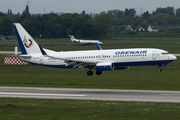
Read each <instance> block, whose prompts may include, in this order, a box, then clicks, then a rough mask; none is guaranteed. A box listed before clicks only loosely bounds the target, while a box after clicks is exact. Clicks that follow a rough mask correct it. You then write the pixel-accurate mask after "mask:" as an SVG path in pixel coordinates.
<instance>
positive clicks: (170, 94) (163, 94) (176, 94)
mask: <svg viewBox="0 0 180 120" xmlns="http://www.w3.org/2000/svg"><path fill="white" fill-rule="evenodd" d="M161 95H176V96H180V94H161Z"/></svg>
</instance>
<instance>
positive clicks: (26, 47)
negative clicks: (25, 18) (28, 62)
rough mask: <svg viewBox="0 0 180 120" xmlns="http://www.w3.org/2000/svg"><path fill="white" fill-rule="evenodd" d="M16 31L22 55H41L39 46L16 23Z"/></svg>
mask: <svg viewBox="0 0 180 120" xmlns="http://www.w3.org/2000/svg"><path fill="white" fill-rule="evenodd" d="M13 25H14V29H15V32H16V36H17V39H18V43H19V46H20V49H21V53H22V55H27V54H37V53H41V50H40V48H39V45H38V44H37V43H36V42H35V41H34V39H33V38H32V37H31V36H30V35H29V34H28V32H27V31H26V30H25V29H24V28H23V27H22V26H21V24H19V23H14V24H13Z"/></svg>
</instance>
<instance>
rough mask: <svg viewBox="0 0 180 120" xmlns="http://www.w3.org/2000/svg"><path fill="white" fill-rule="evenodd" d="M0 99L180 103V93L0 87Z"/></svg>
mask: <svg viewBox="0 0 180 120" xmlns="http://www.w3.org/2000/svg"><path fill="white" fill-rule="evenodd" d="M0 97H11V98H38V99H77V100H105V101H138V102H170V103H180V91H155V90H113V89H78V88H77V89H76V88H39V87H0Z"/></svg>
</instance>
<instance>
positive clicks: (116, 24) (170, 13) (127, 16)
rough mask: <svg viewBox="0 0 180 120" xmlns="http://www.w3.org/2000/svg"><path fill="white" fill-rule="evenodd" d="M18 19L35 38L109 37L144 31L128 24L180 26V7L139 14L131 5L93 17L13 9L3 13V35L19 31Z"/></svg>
mask: <svg viewBox="0 0 180 120" xmlns="http://www.w3.org/2000/svg"><path fill="white" fill-rule="evenodd" d="M12 16H14V17H12ZM11 17H12V18H11ZM16 22H18V23H21V24H22V26H23V27H24V28H25V29H26V30H27V31H28V32H29V33H30V34H31V35H32V36H33V37H38V38H61V37H67V36H68V35H70V34H72V35H75V36H78V37H85V38H97V37H107V36H112V35H115V34H129V35H133V34H142V33H134V32H132V31H128V30H126V27H125V26H126V25H130V26H131V27H132V28H133V29H135V28H136V27H138V26H141V27H143V28H145V30H146V31H147V28H148V26H149V25H167V24H171V25H172V24H173V25H174V24H179V25H180V8H179V9H177V10H174V8H173V7H166V8H157V9H156V10H155V11H153V12H152V13H151V14H150V13H149V12H148V11H146V12H144V13H143V14H142V15H141V16H136V10H135V9H131V8H130V9H125V11H121V10H117V9H116V10H109V11H107V12H101V13H100V14H97V15H96V16H95V17H91V16H90V15H88V14H86V13H85V11H82V13H81V14H77V13H72V14H71V13H65V14H62V15H57V14H55V13H49V14H43V15H40V14H38V15H31V14H30V13H29V8H28V6H26V9H25V10H24V11H23V13H22V14H19V13H18V14H17V15H12V11H11V10H10V9H8V12H7V14H6V13H2V12H0V35H5V36H7V35H12V34H15V32H14V30H13V26H12V24H13V23H16ZM160 32H164V31H160ZM164 33H165V32H164ZM146 34H147V33H146Z"/></svg>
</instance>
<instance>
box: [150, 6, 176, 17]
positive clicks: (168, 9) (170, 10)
mask: <svg viewBox="0 0 180 120" xmlns="http://www.w3.org/2000/svg"><path fill="white" fill-rule="evenodd" d="M159 13H166V14H169V15H171V16H174V15H175V14H174V7H166V8H161V7H159V8H157V9H156V11H155V12H153V15H158V14H159Z"/></svg>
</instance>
